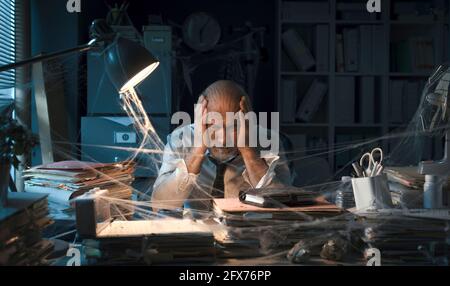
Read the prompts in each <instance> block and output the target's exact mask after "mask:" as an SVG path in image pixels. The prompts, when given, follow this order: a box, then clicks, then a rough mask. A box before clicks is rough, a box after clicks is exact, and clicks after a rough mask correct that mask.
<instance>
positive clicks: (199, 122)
mask: <svg viewBox="0 0 450 286" xmlns="http://www.w3.org/2000/svg"><path fill="white" fill-rule="evenodd" d="M207 105H208V100H207V99H206V97H205V96H203V95H200V97H199V98H198V102H197V105H196V107H195V108H196V110H195V116H196V118H195V120H194V134H195V135H194V136H196V138H195V139H197V140H199V141H198V142H200V143H201V144H200V146H195V148H194V153H195V154H202V155H203V154H204V153H205V152H206V149H207V147H206V145H205V142H204V140H203V134H205V132H206V114H207V112H208V111H207Z"/></svg>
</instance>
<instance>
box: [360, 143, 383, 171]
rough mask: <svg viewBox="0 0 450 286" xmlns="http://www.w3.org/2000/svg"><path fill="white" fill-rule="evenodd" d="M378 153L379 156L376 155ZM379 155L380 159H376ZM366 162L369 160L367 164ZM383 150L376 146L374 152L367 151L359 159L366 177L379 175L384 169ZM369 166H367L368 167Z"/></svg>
mask: <svg viewBox="0 0 450 286" xmlns="http://www.w3.org/2000/svg"><path fill="white" fill-rule="evenodd" d="M377 153H378V156H377V155H376V154H377ZM377 157H378V160H377V159H375V158H377ZM366 162H368V163H367V164H366ZM382 162H383V150H381V148H374V149H373V150H372V152H370V153H365V154H364V155H362V157H361V159H360V160H359V165H360V166H361V167H362V168H363V169H364V174H365V176H366V177H372V176H378V175H379V174H381V172H382V171H383V166H382V165H381V163H382ZM366 166H367V167H366Z"/></svg>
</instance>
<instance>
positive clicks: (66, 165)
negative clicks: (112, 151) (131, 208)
mask: <svg viewBox="0 0 450 286" xmlns="http://www.w3.org/2000/svg"><path fill="white" fill-rule="evenodd" d="M134 168H135V164H134V163H132V162H121V163H109V164H102V163H91V162H80V161H63V162H57V163H51V164H46V165H41V166H37V167H34V168H31V169H28V170H26V171H24V175H23V177H24V179H25V180H26V181H25V191H26V192H32V193H45V194H48V195H49V197H48V198H49V201H51V202H55V203H59V204H62V205H65V206H67V207H69V206H70V201H71V200H72V199H73V198H75V197H77V196H80V195H82V194H84V193H85V192H87V191H89V190H91V189H94V188H101V189H105V190H108V195H109V196H110V197H113V198H118V199H130V198H131V194H132V188H131V186H130V185H131V183H132V182H133V180H134V176H133V172H134Z"/></svg>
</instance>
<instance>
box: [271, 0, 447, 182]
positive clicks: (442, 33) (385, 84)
mask: <svg viewBox="0 0 450 286" xmlns="http://www.w3.org/2000/svg"><path fill="white" fill-rule="evenodd" d="M408 1H409V2H429V1H425V0H408ZM408 1H407V0H393V1H381V3H382V12H381V13H377V15H376V19H373V18H372V17H373V16H372V17H370V16H368V19H367V20H364V19H363V20H346V19H341V17H340V15H339V12H338V10H337V6H338V5H340V3H360V4H361V5H364V7H365V5H366V2H367V1H366V0H318V1H313V0H308V1H306V0H290V1H288V0H277V9H276V28H277V31H276V32H277V33H276V37H277V48H276V52H277V65H276V72H275V76H276V79H275V80H276V84H277V110H278V111H279V112H280V118H282V117H281V112H282V108H283V106H282V104H283V95H282V80H283V79H294V80H296V81H297V82H300V83H297V85H301V84H302V83H301V82H302V81H306V82H307V81H308V80H309V81H311V80H312V79H314V78H322V79H324V80H325V81H327V82H328V94H327V95H326V97H325V99H324V101H323V102H322V104H321V107H320V110H319V113H320V114H321V115H320V116H318V118H315V119H313V120H312V122H309V123H302V122H289V123H287V122H282V121H281V122H280V125H281V126H280V129H281V131H282V132H284V133H285V134H287V135H288V136H291V135H301V134H304V135H305V136H306V138H308V137H309V136H310V135H311V134H313V136H316V135H314V134H319V135H320V134H326V138H324V139H325V141H326V142H327V144H328V151H330V152H326V153H328V154H327V155H326V158H325V159H327V161H328V163H329V165H330V167H331V170H332V171H333V172H336V171H337V170H338V167H339V166H337V163H336V156H335V154H334V152H331V150H333V149H334V146H336V145H337V144H338V142H337V137H339V136H342V135H351V136H353V135H354V136H355V138H373V137H379V136H381V135H383V134H387V133H389V132H391V131H392V130H394V129H396V128H405V127H406V122H397V123H392V122H390V119H389V105H390V100H389V99H390V96H391V94H390V83H391V80H396V79H400V80H407V81H417V82H420V81H421V80H426V79H427V78H428V76H429V75H430V73H431V71H430V72H428V71H425V72H422V71H420V72H398V71H396V70H393V68H392V67H391V66H392V63H391V62H392V60H393V59H392V57H393V53H392V51H391V49H392V48H391V44H392V43H393V42H394V41H393V40H397V38H396V37H397V35H398V34H399V33H400V34H402V33H406V34H408V33H409V34H411V35H412V34H414V33H417V34H420V33H422V34H426V33H427V32H426V31H427V30H428V31H429V30H430V29H432V30H433V31H434V32H435V33H437V38H439V39H440V42H439V43H442V46H440V47H436V46H435V47H434V63H435V64H439V63H442V62H445V61H447V60H448V51H447V50H446V49H448V46H449V45H448V34H449V32H448V30H449V25H450V18H449V17H448V5H449V4H448V3H447V1H445V3H444V5H446V9H447V10H446V11H447V13H446V15H445V16H444V17H443V18H441V19H439V20H433V21H422V20H398V19H396V15H395V14H394V13H393V11H392V10H393V7H394V3H396V2H408ZM284 2H314V3H317V2H322V3H323V2H325V3H327V4H328V7H329V15H328V18H327V19H323V17H318V20H317V21H313V20H309V19H308V20H302V19H296V20H284V19H283V15H282V5H283V3H284ZM442 2H444V1H442ZM367 15H369V13H367ZM369 17H370V18H369ZM308 18H311V17H308ZM316 25H328V31H329V39H328V43H329V48H328V52H329V58H328V70H327V71H314V68H313V69H312V70H311V71H299V70H296V69H295V65H293V64H292V63H291V66H289V65H287V64H286V59H289V57H288V56H287V55H286V53H285V52H284V50H283V44H282V37H281V36H282V33H283V32H284V31H286V30H287V29H289V28H294V29H296V30H297V31H300V32H299V34H300V35H301V31H306V32H304V33H311V34H314V33H313V32H311V31H314V29H313V28H314V27H315V26H316ZM361 25H371V26H375V25H376V26H381V27H382V30H383V38H384V40H385V41H384V46H383V48H384V51H385V53H384V56H383V63H382V64H383V66H384V68H383V69H382V71H379V72H337V69H336V34H337V33H338V32H342V29H343V27H359V26H361ZM308 30H309V32H308ZM301 36H302V35H301ZM425 36H426V35H425ZM305 42H306V44H307V46H308V47H309V48H310V50H311V51H312V47H311V45H312V42H313V41H312V40H310V42H308V41H306V40H305ZM435 45H437V44H436V43H435ZM292 66H294V68H292ZM341 76H342V77H354V78H355V80H356V81H358V79H359V78H361V77H374V78H375V88H376V90H377V91H378V95H376V97H377V99H376V100H375V103H376V105H377V106H379V108H377V109H376V112H377V113H378V114H379V115H378V116H376V119H375V122H374V123H373V124H372V123H371V124H363V123H354V124H337V123H336V122H335V120H333V119H334V118H335V114H336V112H337V110H336V108H337V106H336V93H337V90H336V79H337V78H338V77H341ZM303 95H304V93H303V94H301V93H300V92H299V93H298V94H297V107H298V104H299V103H300V100H301V97H302V96H303ZM358 96H360V95H359V94H358V92H356V93H355V97H358ZM374 108H376V107H374ZM355 140H356V139H355ZM293 143H294V144H295V142H293ZM379 145H381V146H382V147H383V149H384V150H388V148H389V144H388V142H385V141H382V142H379ZM370 147H372V146H366V148H365V149H366V150H367V149H369V148H370ZM359 151H363V150H359ZM353 155H355V154H353ZM356 155H358V154H356ZM347 174H348V173H347ZM336 175H337V177H338V176H340V175H342V174H336Z"/></svg>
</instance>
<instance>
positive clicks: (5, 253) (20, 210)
mask: <svg viewBox="0 0 450 286" xmlns="http://www.w3.org/2000/svg"><path fill="white" fill-rule="evenodd" d="M47 214H48V207H47V199H46V196H45V195H40V194H27V193H9V197H8V203H7V206H6V208H3V209H1V210H0V266H1V265H21V266H30V265H43V264H46V261H45V257H46V256H47V255H48V254H49V253H50V252H51V251H52V250H53V244H52V243H51V242H50V241H47V240H43V239H42V230H43V229H44V228H45V227H46V226H48V225H49V224H51V223H52V221H51V220H50V219H49V218H48V216H47Z"/></svg>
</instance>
